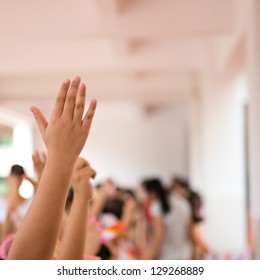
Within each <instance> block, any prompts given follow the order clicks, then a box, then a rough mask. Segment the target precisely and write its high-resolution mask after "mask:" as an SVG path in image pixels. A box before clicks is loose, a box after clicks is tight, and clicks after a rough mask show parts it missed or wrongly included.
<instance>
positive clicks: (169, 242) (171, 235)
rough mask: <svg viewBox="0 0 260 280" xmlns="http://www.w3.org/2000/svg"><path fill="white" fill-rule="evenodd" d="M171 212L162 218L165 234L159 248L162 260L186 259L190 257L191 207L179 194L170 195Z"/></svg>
mask: <svg viewBox="0 0 260 280" xmlns="http://www.w3.org/2000/svg"><path fill="white" fill-rule="evenodd" d="M169 202H170V206H171V212H170V213H168V214H167V215H166V216H165V218H164V223H165V236H164V243H163V245H162V249H161V257H160V259H162V260H187V259H190V258H191V242H190V237H189V224H190V221H191V208H190V205H189V202H188V201H187V200H186V199H185V198H184V197H182V196H181V195H179V194H177V193H174V194H172V195H171V196H170V201H169Z"/></svg>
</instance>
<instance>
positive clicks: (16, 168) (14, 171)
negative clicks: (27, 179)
mask: <svg viewBox="0 0 260 280" xmlns="http://www.w3.org/2000/svg"><path fill="white" fill-rule="evenodd" d="M10 175H16V176H23V175H25V172H24V169H23V167H22V166H21V165H18V164H15V165H13V166H12V167H11V173H10Z"/></svg>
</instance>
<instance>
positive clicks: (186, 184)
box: [172, 176, 191, 191]
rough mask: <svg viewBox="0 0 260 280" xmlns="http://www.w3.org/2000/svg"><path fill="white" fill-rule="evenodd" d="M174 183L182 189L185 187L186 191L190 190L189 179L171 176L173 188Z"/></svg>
mask: <svg viewBox="0 0 260 280" xmlns="http://www.w3.org/2000/svg"><path fill="white" fill-rule="evenodd" d="M176 185H178V186H179V187H181V188H183V189H186V190H187V191H190V190H191V188H190V183H189V181H188V180H187V179H185V178H183V177H179V176H176V177H174V178H173V180H172V188H174V187H175V186H176Z"/></svg>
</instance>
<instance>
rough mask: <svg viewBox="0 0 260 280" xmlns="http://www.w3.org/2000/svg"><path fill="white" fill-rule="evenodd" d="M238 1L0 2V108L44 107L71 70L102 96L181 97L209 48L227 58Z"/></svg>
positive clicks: (203, 64) (95, 94)
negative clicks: (19, 106)
mask: <svg viewBox="0 0 260 280" xmlns="http://www.w3.org/2000/svg"><path fill="white" fill-rule="evenodd" d="M241 1H242V0H239V1H238V0H237V2H234V1H233V0H196V1H195V0H163V1H162V0H73V1H72V0H56V1H50V0H45V1H40V0H25V1H20V0H16V1H15V0H9V1H2V0H0V5H1V9H0V22H1V24H0V38H1V43H0V105H4V106H7V107H8V106H9V107H12V106H13V107H14V106H17V101H19V102H22V103H21V104H25V103H31V102H34V103H36V104H37V102H38V103H40V104H45V106H47V107H48V104H49V102H50V100H52V99H53V96H54V95H55V93H56V90H57V88H58V87H59V84H60V82H61V81H62V80H64V79H65V78H67V77H69V78H73V77H74V76H75V75H77V74H80V75H81V76H82V78H83V80H85V81H86V83H87V88H88V92H89V94H90V95H91V96H93V97H96V98H98V99H99V100H101V101H106V100H109V101H110V100H112V101H118V100H119V101H127V102H128V101H130V102H139V103H141V104H151V103H152V104H157V103H169V102H175V101H176V100H185V99H187V98H188V96H189V95H190V94H191V93H192V92H194V89H195V88H196V86H197V83H198V79H200V78H201V77H202V75H203V71H205V69H206V68H207V65H208V63H209V60H210V59H211V58H210V55H211V54H212V53H211V49H212V46H213V45H214V46H215V47H216V48H219V47H221V48H222V49H223V50H224V51H222V52H221V57H220V58H222V59H223V60H225V59H226V58H227V57H228V51H229V50H230V45H231V43H232V40H231V39H230V38H233V37H234V36H235V35H234V34H237V15H236V6H235V5H234V4H235V3H236V4H237V3H238V2H241ZM232 36H233V37H232ZM223 53H224V54H223ZM220 61H222V60H220ZM218 63H219V61H218ZM223 63H226V62H223ZM14 104H16V105H14Z"/></svg>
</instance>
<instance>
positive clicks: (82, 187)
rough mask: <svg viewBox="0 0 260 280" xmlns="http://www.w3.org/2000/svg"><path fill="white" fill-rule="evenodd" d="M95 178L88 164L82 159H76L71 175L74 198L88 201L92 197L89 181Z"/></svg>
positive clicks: (94, 172) (94, 173)
mask: <svg viewBox="0 0 260 280" xmlns="http://www.w3.org/2000/svg"><path fill="white" fill-rule="evenodd" d="M95 177H96V171H95V170H94V169H92V167H91V166H90V164H89V163H88V162H87V161H86V160H85V159H83V158H78V159H77V161H76V164H75V167H74V171H73V175H72V180H71V183H72V187H73V190H74V195H75V198H83V199H84V200H87V201H88V200H90V199H91V198H92V195H93V187H92V185H91V183H90V179H94V178H95Z"/></svg>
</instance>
